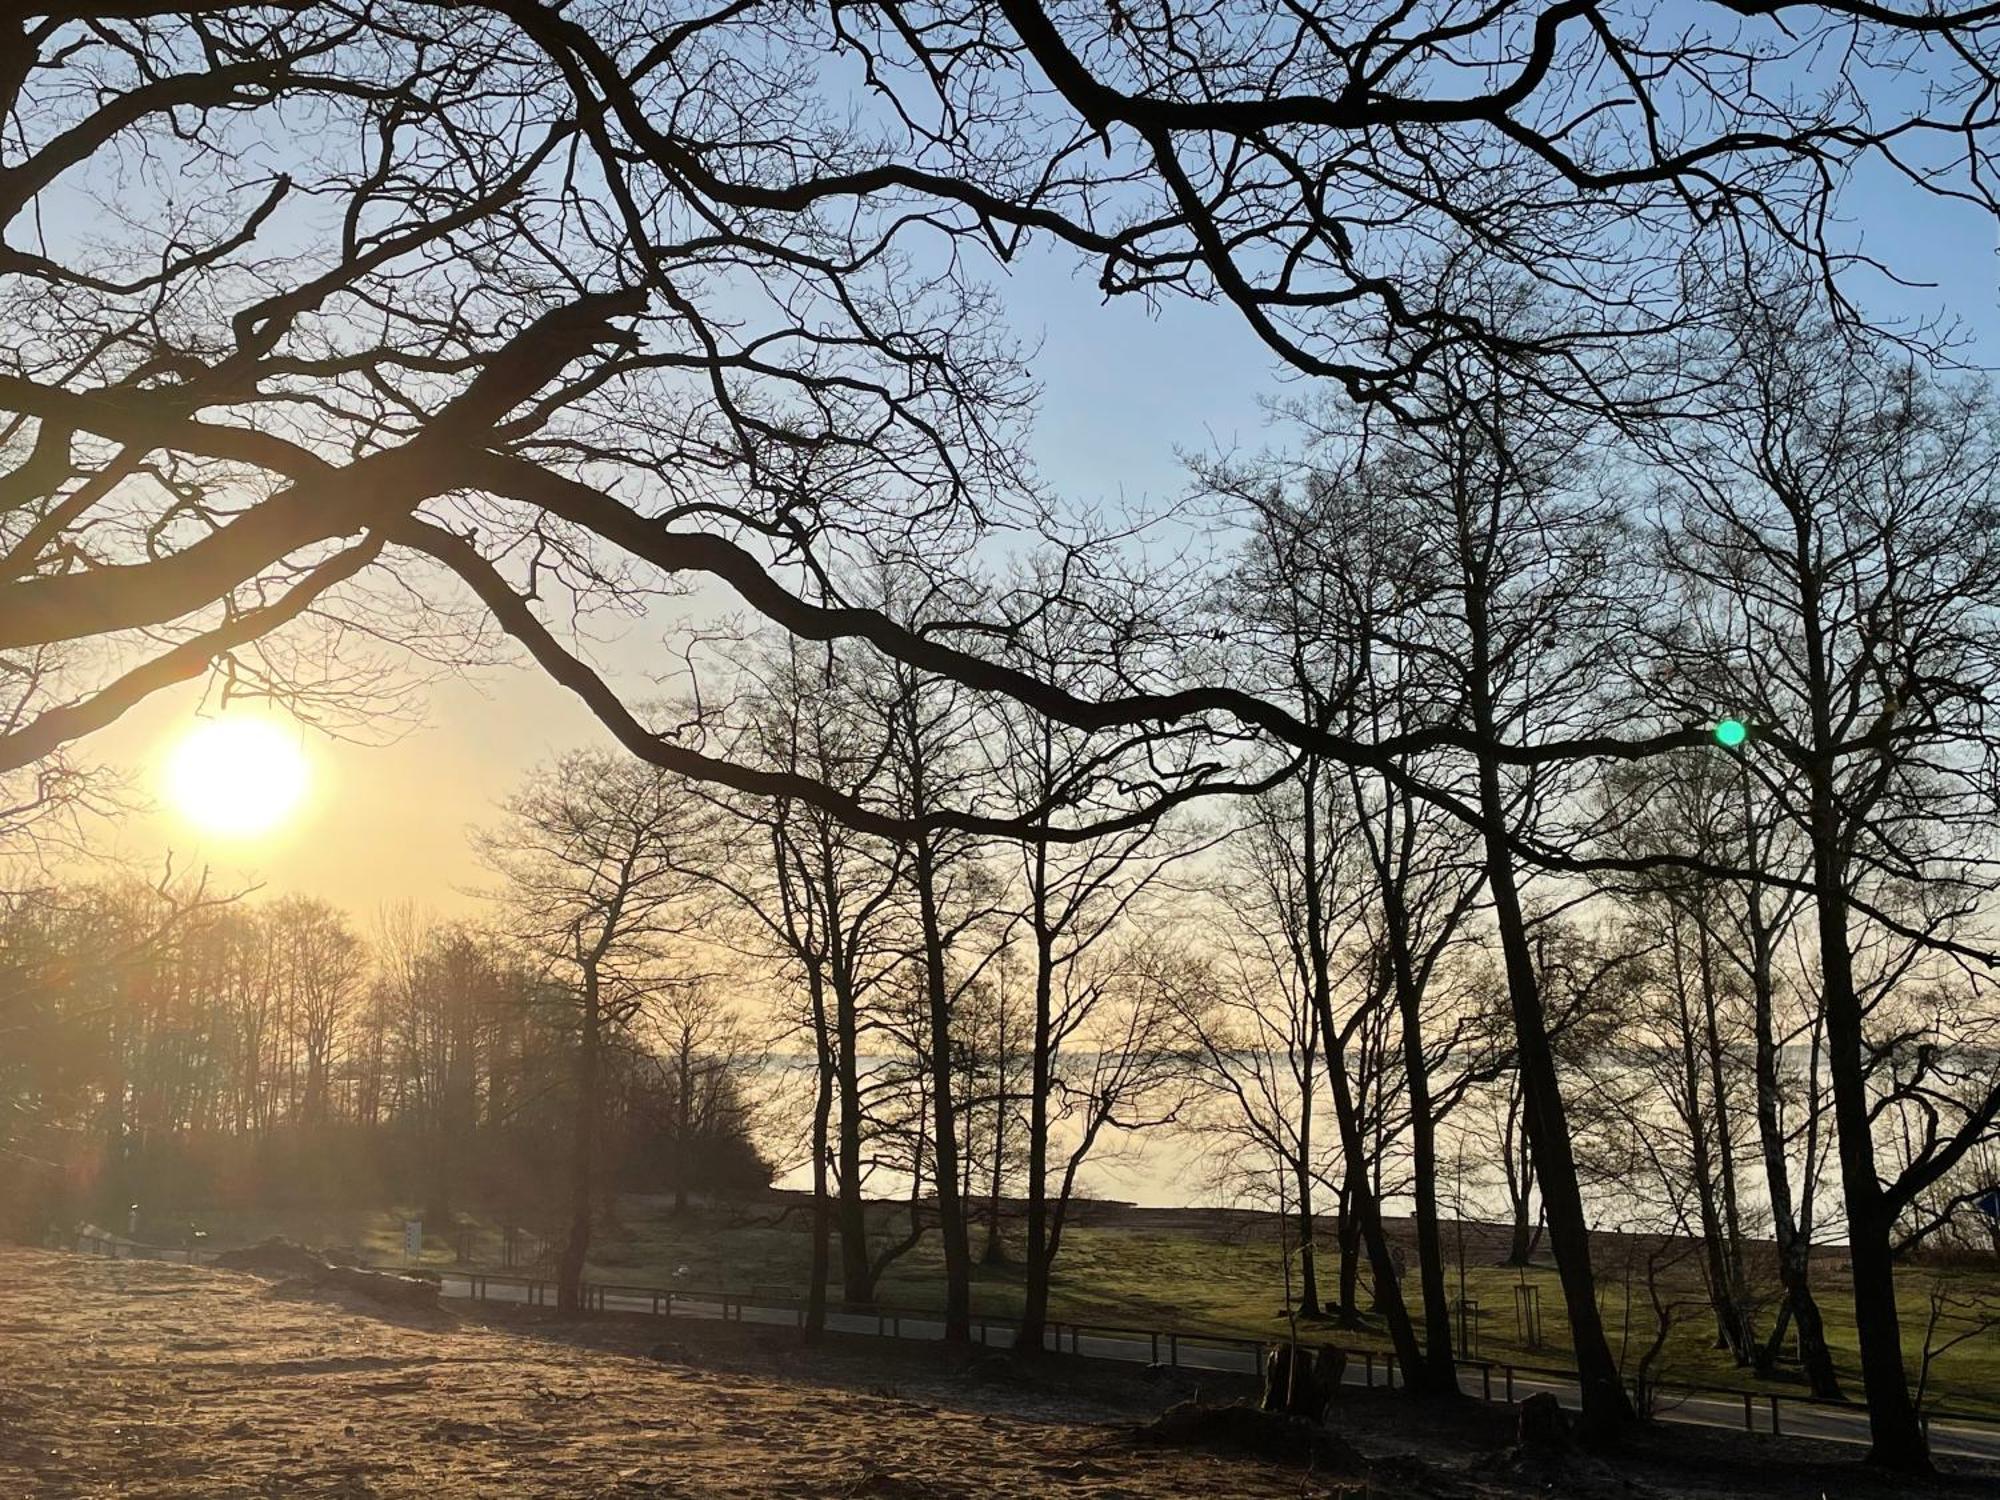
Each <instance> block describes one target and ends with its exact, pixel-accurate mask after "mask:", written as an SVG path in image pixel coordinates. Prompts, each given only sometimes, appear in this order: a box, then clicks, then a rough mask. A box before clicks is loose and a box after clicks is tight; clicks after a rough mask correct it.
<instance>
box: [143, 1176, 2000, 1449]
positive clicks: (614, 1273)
mask: <svg viewBox="0 0 2000 1500" xmlns="http://www.w3.org/2000/svg"><path fill="white" fill-rule="evenodd" d="M804 1204H805V1200H804V1199H803V1198H800V1197H797V1196H792V1195H773V1196H772V1197H770V1198H768V1199H762V1200H758V1201H756V1202H753V1203H747V1204H713V1205H701V1204H698V1205H696V1206H695V1207H693V1208H691V1209H690V1211H689V1212H688V1213H687V1214H686V1215H682V1216H677V1215H675V1213H674V1212H673V1209H672V1205H671V1202H670V1201H669V1200H668V1199H665V1198H660V1197H650V1196H644V1195H632V1194H628V1195H625V1196H622V1197H621V1198H620V1199H619V1200H618V1205H617V1213H616V1217H615V1222H613V1223H611V1224H608V1225H606V1226H605V1227H604V1228H603V1229H602V1230H601V1231H600V1232H599V1234H598V1235H597V1237H596V1241H595V1243H594V1245H593V1247H592V1253H591V1257H590V1267H589V1272H588V1275H589V1277H590V1279H592V1280H598V1281H608V1282H623V1283H628V1284H633V1285H641V1286H667V1285H681V1286H685V1287H689V1288H694V1289H701V1290H725V1291H734V1292H744V1293H752V1292H756V1291H759V1290H765V1289H769V1290H771V1291H776V1290H778V1289H787V1290H791V1291H799V1290H802V1289H803V1288H804V1285H805V1281H806V1275H807V1265H808V1238H807V1229H808V1219H807V1215H806V1212H805V1208H804ZM787 1210H789V1212H788V1211H787ZM405 1212H406V1210H405V1209H403V1208H400V1207H390V1208H383V1209H374V1210H289V1211H284V1210H269V1211H265V1210H254V1211H253V1210H245V1211H218V1212H214V1213H197V1214H195V1215H194V1218H195V1220H196V1221H197V1222H198V1223H199V1225H200V1227H201V1228H202V1229H203V1230H204V1231H206V1233H207V1235H208V1240H209V1243H210V1244H212V1245H216V1246H226V1245H232V1244H247V1243H251V1242H253V1241H255V1240H257V1239H261V1238H263V1237H264V1236H266V1235H270V1234H283V1235H285V1236H287V1237H289V1238H292V1239H295V1240H299V1241H301V1242H303V1243H306V1244H312V1245H321V1246H325V1245H339V1246H348V1247H352V1248H353V1249H356V1250H359V1251H360V1252H362V1253H363V1255H364V1256H365V1257H366V1258H368V1259H370V1260H372V1261H375V1262H378V1263H381V1264H399V1263H401V1261H402V1257H403V1219H404V1216H405ZM871 1220H872V1222H871V1228H872V1229H873V1230H874V1238H875V1242H876V1243H878V1244H879V1243H885V1242H887V1241H888V1240H889V1239H890V1238H891V1237H899V1236H900V1234H901V1231H902V1228H903V1225H904V1223H905V1222H906V1220H905V1217H904V1212H903V1210H902V1209H901V1207H900V1206H892V1205H887V1204H883V1205H876V1206H873V1207H872V1208H871ZM461 1223H462V1226H463V1228H464V1229H469V1231H470V1235H469V1249H470V1250H471V1254H472V1263H473V1264H474V1265H477V1266H480V1267H483V1268H485V1269H489V1270H499V1269H501V1268H502V1267H501V1234H500V1227H499V1225H498V1224H497V1223H496V1222H495V1221H494V1220H493V1219H492V1218H491V1217H488V1216H484V1215H481V1214H478V1213H465V1214H464V1215H462V1219H461ZM427 1227H433V1226H427ZM141 1230H142V1234H145V1235H146V1236H147V1237H149V1238H160V1237H162V1235H163V1233H164V1226H147V1225H142V1226H141ZM1007 1230H1008V1239H1009V1241H1010V1243H1011V1244H1012V1245H1013V1246H1014V1248H1015V1249H1016V1250H1018V1247H1019V1226H1018V1224H1015V1223H1009V1224H1008V1225H1007ZM973 1234H974V1240H973V1247H974V1254H975V1258H976V1257H977V1255H978V1252H979V1250H980V1248H981V1247H982V1246H983V1244H984V1240H985V1231H984V1226H983V1224H976V1225H975V1226H974V1230H973ZM178 1237H179V1235H178V1232H176V1233H175V1234H174V1236H173V1238H174V1240H175V1241H177V1240H178ZM1445 1242H1446V1253H1447V1257H1448V1259H1449V1260H1450V1262H1451V1268H1450V1275H1449V1278H1448V1280H1449V1285H1450V1295H1451V1296H1452V1297H1454V1298H1456V1297H1457V1296H1458V1294H1459V1271H1458V1263H1457V1252H1456V1246H1455V1242H1454V1236H1453V1233H1452V1229H1451V1227H1450V1226H1447V1227H1446V1234H1445ZM1497 1246H1498V1240H1497V1237H1496V1235H1495V1233H1494V1232H1493V1231H1491V1230H1488V1229H1486V1228H1485V1227H1483V1226H1482V1227H1479V1228H1477V1229H1474V1230H1469V1231H1468V1244H1467V1248H1466V1253H1465V1262H1466V1264H1465V1288H1466V1295H1467V1296H1468V1298H1470V1299H1471V1300H1472V1301H1474V1302H1476V1303H1477V1305H1478V1309H1479V1318H1478V1323H1479V1336H1478V1337H1479V1343H1478V1349H1477V1353H1478V1355H1479V1356H1480V1357H1482V1358H1484V1359H1487V1360H1490V1361H1492V1362H1494V1363H1511V1364H1517V1365H1530V1366H1532V1365H1541V1366H1546V1367H1551V1368H1559V1367H1563V1366H1566V1365H1567V1364H1568V1363H1569V1359H1568V1341H1569V1325H1568V1319H1567V1317H1566V1315H1565V1313H1564V1310H1563V1303H1562V1293H1561V1289H1560V1286H1559V1284H1558V1282H1557V1279H1556V1274H1555V1271H1554V1269H1553V1267H1550V1266H1544V1265H1537V1266H1534V1267H1530V1268H1528V1269H1526V1270H1514V1269H1508V1268H1505V1267H1501V1266H1499V1265H1496V1264H1494V1261H1495V1260H1496V1259H1497V1254H1496V1250H1497ZM1596 1256H1597V1266H1598V1273H1599V1277H1600V1289H1599V1296H1600V1304H1601V1306H1602V1307H1603V1309H1604V1317H1605V1321H1606V1324H1607V1327H1608V1329H1609V1332H1610V1336H1611V1341H1612V1349H1613V1352H1614V1353H1617V1354H1619V1355H1620V1356H1621V1359H1622V1362H1623V1364H1624V1367H1625V1369H1626V1370H1627V1371H1628V1373H1629V1372H1633V1371H1636V1369H1637V1367H1638V1362H1639V1359H1640V1356H1641V1355H1642V1353H1643V1352H1644V1350H1645V1349H1646V1347H1647V1346H1648V1345H1649V1344H1650V1342H1651V1340H1652V1337H1653V1321H1652V1319H1653V1313H1652V1306H1651V1301H1650V1299H1649V1297H1648V1295H1647V1290H1646V1286H1645V1272H1644V1260H1643V1255H1635V1254H1634V1252H1633V1247H1632V1245H1631V1243H1630V1242H1628V1241H1626V1240H1625V1239H1623V1237H1620V1236H1616V1235H1604V1236H1600V1237H1599V1240H1598V1244H1597V1247H1596ZM457 1257H458V1245H457V1244H456V1243H455V1239H454V1238H453V1237H448V1236H446V1235H444V1234H438V1233H435V1232H433V1233H430V1234H428V1235H427V1236H426V1239H425V1244H424V1254H423V1258H422V1259H423V1263H425V1264H428V1265H432V1266H435V1267H438V1268H444V1267H447V1266H450V1265H453V1264H455V1263H456V1262H457ZM1336 1265H1337V1256H1336V1254H1335V1253H1334V1252H1333V1251H1332V1249H1331V1248H1323V1249H1322V1250H1321V1260H1320V1285H1321V1291H1322V1295H1323V1296H1324V1295H1329V1294H1330V1293H1331V1291H1332V1290H1333V1281H1334V1275H1335V1267H1336ZM681 1267H686V1268H687V1269H686V1274H685V1275H681V1276H678V1277H677V1276H676V1274H675V1273H676V1271H677V1270H678V1269H679V1268H681ZM1843 1269H1844V1268H1843V1267H1842V1265H1841V1262H1840V1261H1839V1259H1838V1257H1837V1255H1836V1254H1835V1253H1833V1252H1824V1258H1823V1260H1822V1262H1821V1271H1820V1280H1819V1290H1820V1303H1821V1308H1822V1310H1823V1311H1824V1313H1825V1317H1826V1325H1827V1335H1828V1339H1829V1342H1830V1343H1831V1345H1832V1348H1833V1354H1834V1359H1835V1362H1836V1364H1837V1365H1838V1366H1839V1370H1840V1374H1841V1378H1842V1381H1843V1382H1844V1384H1845V1387H1846V1389H1847V1391H1848V1394H1849V1395H1850V1396H1853V1397H1858V1396H1859V1394H1860V1389H1861V1382H1860V1375H1859V1363H1858V1360H1857V1358H1856V1353H1855V1337H1854V1324H1853V1314H1852V1310H1851V1308H1850V1306H1849V1304H1848V1301H1847V1298H1846V1295H1845V1289H1844V1287H1843V1286H1842V1285H1841V1273H1842V1270H1843ZM1628 1274H1629V1276H1630V1278H1631V1279H1630V1280H1629V1282H1628ZM1694 1274H1695V1273H1694V1272H1693V1271H1692V1269H1691V1268H1690V1269H1689V1270H1688V1271H1687V1272H1686V1275H1687V1276H1688V1277H1690V1278H1692V1277H1693V1275H1694ZM974 1275H975V1280H974V1284H973V1306H974V1309H975V1311H977V1312H982V1313H989V1314H995V1315H1006V1314H1011V1313H1013V1312H1015V1311H1016V1310H1018V1308H1019V1306H1020V1299H1021V1281H1022V1278H1021V1272H1020V1269H1019V1267H1017V1266H1012V1265H1001V1266H985V1265H978V1266H975V1272H974ZM941 1278H942V1266H941V1258H940V1256H939V1253H938V1248H937V1241H936V1238H935V1236H927V1237H926V1238H925V1239H924V1240H923V1241H922V1242H920V1243H919V1244H918V1246H917V1247H916V1248H915V1249H913V1250H911V1251H910V1252H908V1253H907V1254H906V1255H904V1256H903V1257H902V1258H901V1259H899V1260H897V1261H895V1262H894V1263H893V1264H892V1265H891V1266H890V1268H889V1269H888V1271H887V1272H886V1273H885V1274H884V1275H883V1278H882V1281H881V1286H880V1290H879V1296H880V1299H881V1300H882V1301H883V1302H885V1303H890V1304H895V1305H899V1306H904V1307H917V1308H930V1307H936V1306H938V1305H939V1302H940V1290H939V1284H940V1281H941ZM1939 1285H1942V1286H1943V1287H1945V1288H1946V1289H1947V1290H1949V1291H1950V1292H1951V1293H1952V1294H1953V1295H1954V1296H1955V1297H1956V1298H1958V1299H1960V1300H1961V1301H1971V1302H1977V1303H1980V1304H1983V1306H1984V1308H1985V1309H1986V1315H1987V1316H1989V1317H1993V1318H1995V1319H1996V1324H1995V1326H1994V1327H1991V1328H1987V1329H1985V1330H1984V1331H1983V1332H1979V1333H1976V1334H1974V1336H1972V1337H1970V1338H1968V1339H1966V1340H1964V1341H1963V1342H1961V1343H1959V1344H1957V1345H1956V1346H1955V1347H1953V1348H1951V1349H1950V1350H1948V1351H1946V1352H1944V1353H1942V1354H1941V1355H1940V1356H1939V1357H1938V1358H1937V1359H1936V1360H1935V1361H1934V1363H1933V1366H1932V1369H1931V1371H1930V1375H1929V1394H1928V1400H1929V1401H1930V1402H1931V1403H1932V1404H1933V1405H1934V1406H1936V1407H1939V1408H1949V1409H1952V1410H1956V1411H1963V1412H1969V1413H1976V1414H1980V1415H1989V1416H2000V1265H1996V1266H1995V1267H1994V1268H1992V1269H1990V1270H1980V1269H1977V1268H1972V1269H1953V1270H1933V1269H1932V1268H1930V1267H1923V1266H1912V1267H1908V1268H1905V1269H1904V1271H1903V1272H1902V1274H1901V1277H1900V1293H1901V1305H1902V1312H1903V1342H1904V1348H1905V1350H1906V1352H1907V1354H1908V1357H1909V1359H1910V1361H1911V1375H1912V1377H1913V1378H1914V1377H1915V1376H1916V1375H1917V1374H1918V1373H1919V1370H1918V1361H1919V1360H1920V1358H1921V1356H1922V1351H1923V1347H1924V1340H1925V1330H1926V1326H1927V1323H1928V1322H1929V1318H1930V1300H1931V1294H1932V1290H1933V1288H1934V1287H1936V1286H1939ZM1524 1286H1525V1287H1530V1288H1533V1289H1535V1291H1536V1293H1537V1294H1538V1296H1539V1303H1540V1315H1541V1339H1540V1343H1539V1347H1536V1346H1534V1345H1533V1344H1531V1343H1530V1341H1529V1340H1527V1339H1526V1338H1524V1337H1523V1336H1522V1330H1521V1328H1520V1325H1519V1320H1518V1316H1517V1312H1516V1306H1517V1296H1518V1295H1520V1294H1519V1293H1518V1292H1517V1288H1520V1287H1524ZM1366 1288H1367V1278H1366V1277H1365V1275H1364V1278H1363V1294H1362V1295H1363V1301H1364V1303H1365V1301H1366V1296H1367V1292H1366ZM1406 1291H1407V1294H1408V1295H1409V1296H1410V1298H1411V1301H1412V1308H1413V1311H1415V1310H1417V1309H1416V1299H1417V1291H1416V1287H1415V1284H1414V1278H1413V1274H1412V1279H1411V1280H1409V1281H1408V1282H1407V1283H1406ZM1663 1295H1665V1294H1663ZM1671 1297H1672V1300H1673V1302H1674V1304H1675V1306H1676V1313H1677V1316H1676V1320H1675V1323H1674V1327H1673V1332H1672V1336H1671V1338H1670V1340H1669V1344H1668V1349H1667V1353H1666V1355H1665V1357H1664V1360H1663V1363H1662V1365H1661V1366H1660V1370H1659V1375H1660V1378H1663V1379H1665V1380H1668V1381H1673V1382H1687V1383H1694V1384H1703V1385H1716V1386H1726V1387H1732V1388H1742V1389H1748V1390H1756V1391H1760V1392H1769V1391H1772V1390H1779V1391H1780V1392H1783V1391H1784V1390H1786V1389H1795V1390H1796V1391H1797V1393H1798V1394H1801V1395H1803V1394H1804V1386H1803V1384H1800V1385H1798V1386H1796V1387H1788V1386H1785V1385H1781V1384H1775V1383H1772V1382H1758V1381H1756V1380H1754V1379H1753V1378H1752V1377H1751V1376H1750V1375H1749V1374H1748V1372H1745V1371H1740V1370H1738V1369H1737V1368H1736V1367H1735V1366H1734V1364H1733V1363H1731V1361H1730V1360H1729V1358H1728V1356H1727V1355H1726V1354H1723V1353H1720V1352H1718V1351H1717V1350H1716V1349H1715V1348H1714V1347H1713V1344H1714V1323H1713V1320H1712V1318H1711V1317H1710V1316H1709V1315H1708V1313H1707V1310H1706V1304H1705V1302H1704V1301H1703V1299H1702V1294H1701V1291H1700V1287H1699V1284H1698V1282H1696V1281H1694V1280H1692V1279H1690V1280H1686V1281H1682V1282H1680V1283H1678V1284H1676V1285H1675V1286H1674V1287H1673V1288H1672V1289H1671ZM1283 1301H1284V1294H1283V1270H1282V1266H1281V1262H1280V1260H1279V1257H1278V1249H1277V1245H1276V1242H1275V1240H1274V1238H1273V1234H1272V1229H1271V1225H1270V1221H1269V1219H1268V1218H1260V1217H1253V1216H1250V1215H1245V1214H1238V1213H1232V1212H1227V1211H1222V1210H1201V1209H1184V1210H1150V1209H1131V1208H1125V1207H1123V1206H1120V1205H1110V1204H1082V1205H1079V1206H1078V1208H1077V1209H1076V1210H1075V1211H1074V1214H1073V1218H1072V1222H1071V1224H1070V1226H1069V1227H1068V1228H1067V1229H1066V1231H1065V1233H1064V1237H1063V1245H1062V1252H1061V1257H1060V1260H1059V1261H1058V1263H1057V1269H1056V1284H1055V1288H1054V1298H1053V1316H1054V1317H1056V1318H1058V1319H1060V1320H1062V1321H1064V1322H1071V1321H1075V1322H1084V1323H1105V1324H1123V1325H1131V1326H1136V1327H1149V1326H1157V1327H1174V1328H1178V1329H1181V1330H1184V1331H1189V1332H1210V1333H1226V1334H1234V1335H1241V1336H1247V1337H1253V1338H1267V1339H1268V1338H1273V1337H1276V1336H1278V1335H1280V1334H1282V1333H1283V1332H1284V1329H1285V1327H1286V1324H1285V1319H1284V1317H1283V1314H1282V1304H1283ZM1967 1318H1968V1314H1967V1313H1966V1312H1965V1311H1964V1310H1963V1309H1962V1308H1961V1309H1957V1310H1955V1311H1953V1312H1952V1313H1950V1314H1948V1316H1947V1318H1946V1320H1945V1321H1943V1322H1941V1323H1940V1325H1939V1331H1938V1333H1937V1335H1936V1341H1937V1342H1940V1343H1942V1342H1943V1341H1945V1340H1946V1339H1949V1338H1951V1337H1952V1336H1953V1335H1955V1334H1957V1333H1959V1332H1961V1331H1964V1330H1965V1329H1967V1328H1968V1327H1970V1326H1972V1325H1971V1324H1970V1323H1968V1322H1967V1321H1966V1320H1967ZM1760 1326H1761V1327H1762V1328H1766V1329H1767V1328H1768V1327H1769V1326H1770V1313H1769V1312H1768V1311H1766V1312H1765V1313H1764V1314H1763V1315H1762V1317H1761V1318H1760ZM1301 1332H1302V1334H1304V1335H1305V1336H1308V1337H1324V1338H1327V1339H1330V1340H1335V1341H1338V1342H1340V1343H1343V1344H1346V1345H1349V1346H1350V1347H1375V1348H1380V1349H1386V1348H1387V1347H1388V1346H1387V1340H1386V1339H1385V1338H1384V1337H1383V1335H1382V1334H1381V1331H1380V1329H1379V1326H1378V1325H1375V1324H1373V1323H1371V1324H1370V1326H1368V1327H1366V1328H1363V1329H1359V1330H1336V1329H1335V1328H1334V1327H1333V1325H1332V1324H1331V1323H1305V1324H1302V1325H1301Z"/></svg>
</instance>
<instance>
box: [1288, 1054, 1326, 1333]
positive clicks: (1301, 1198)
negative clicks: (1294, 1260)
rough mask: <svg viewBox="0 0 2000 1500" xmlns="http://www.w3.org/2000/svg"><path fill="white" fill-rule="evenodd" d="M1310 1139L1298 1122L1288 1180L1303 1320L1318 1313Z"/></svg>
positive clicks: (1306, 1126) (1306, 1131) (1303, 1122)
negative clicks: (1292, 1189) (1294, 1203)
mask: <svg viewBox="0 0 2000 1500" xmlns="http://www.w3.org/2000/svg"><path fill="white" fill-rule="evenodd" d="M1308 1066H1310V1063H1309V1064H1308ZM1311 1140H1312V1132H1311V1129H1310V1128H1309V1126H1308V1125H1307V1124H1306V1123H1305V1120H1304V1119H1302V1120H1301V1123H1300V1126H1299V1154H1298V1158H1297V1159H1296V1160H1295V1161H1293V1163H1292V1177H1293V1181H1294V1182H1295V1183H1296V1184H1297V1190H1298V1204H1299V1206H1298V1226H1299V1316H1301V1317H1305V1318H1316V1317H1318V1316H1319V1312H1320V1307H1319V1268H1318V1263H1317V1256H1316V1254H1315V1252H1314V1249H1313V1200H1312V1180H1313V1179H1312V1164H1311V1156H1310V1154H1309V1146H1310V1143H1311Z"/></svg>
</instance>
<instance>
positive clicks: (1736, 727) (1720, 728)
mask: <svg viewBox="0 0 2000 1500" xmlns="http://www.w3.org/2000/svg"><path fill="white" fill-rule="evenodd" d="M1749 738H1750V726H1749V725H1747V724H1745V723H1744V722H1743V721H1742V720H1741V719H1723V720H1722V721H1720V722H1719V723H1718V724H1717V725H1716V726H1715V742H1716V744H1718V745H1721V746H1723V747H1725V748H1726V749H1730V750H1734V749H1735V748H1736V747H1737V746H1738V745H1740V744H1742V743H1743V742H1744V741H1745V740H1747V739H1749Z"/></svg>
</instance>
